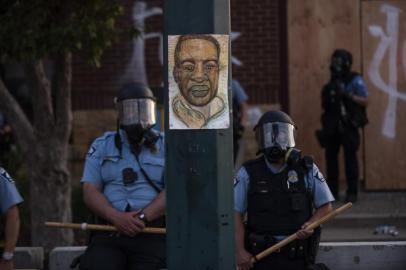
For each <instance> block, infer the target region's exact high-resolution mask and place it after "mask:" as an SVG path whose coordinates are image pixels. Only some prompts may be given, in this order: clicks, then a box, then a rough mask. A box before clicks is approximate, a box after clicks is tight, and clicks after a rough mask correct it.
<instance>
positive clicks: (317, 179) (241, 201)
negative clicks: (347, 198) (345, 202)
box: [234, 159, 334, 213]
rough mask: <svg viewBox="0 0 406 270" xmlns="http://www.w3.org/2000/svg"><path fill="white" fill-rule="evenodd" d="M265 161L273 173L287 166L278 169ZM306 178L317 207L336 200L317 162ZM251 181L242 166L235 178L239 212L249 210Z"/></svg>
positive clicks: (235, 199) (235, 208) (235, 196)
mask: <svg viewBox="0 0 406 270" xmlns="http://www.w3.org/2000/svg"><path fill="white" fill-rule="evenodd" d="M265 161H266V164H267V166H268V168H269V169H270V170H271V171H272V172H273V173H278V172H280V171H282V170H283V169H284V168H285V166H286V165H285V166H284V167H282V168H281V169H280V170H276V169H275V168H273V167H272V165H271V164H270V163H269V162H268V161H267V160H266V159H265ZM304 180H305V185H306V188H308V189H309V190H310V191H311V192H312V194H313V204H314V206H315V208H319V207H320V206H322V205H324V204H326V203H329V202H332V201H334V197H333V195H332V194H331V191H330V189H329V188H328V185H327V183H326V181H325V179H324V177H323V175H322V174H321V172H320V171H319V169H318V168H317V166H316V165H315V164H313V170H312V171H309V173H308V174H307V175H306V176H305V178H304ZM249 181H250V179H249V176H248V173H247V171H246V169H245V168H244V167H241V168H240V170H239V171H238V173H237V176H236V177H235V178H234V210H235V211H237V212H239V213H245V212H246V211H247V193H248V186H249Z"/></svg>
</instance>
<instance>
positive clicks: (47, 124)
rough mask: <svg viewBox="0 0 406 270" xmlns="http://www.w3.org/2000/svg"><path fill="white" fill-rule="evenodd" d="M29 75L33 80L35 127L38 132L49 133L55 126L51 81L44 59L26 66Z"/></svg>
mask: <svg viewBox="0 0 406 270" xmlns="http://www.w3.org/2000/svg"><path fill="white" fill-rule="evenodd" d="M26 72H27V77H28V78H29V79H30V81H31V82H32V103H33V112H34V128H35V131H36V132H37V133H38V134H43V135H45V134H48V136H49V130H50V129H52V128H53V126H54V112H53V108H52V97H51V82H50V81H49V79H48V78H47V75H46V73H45V70H44V62H43V60H42V59H41V60H38V61H37V62H35V63H33V64H29V65H27V66H26Z"/></svg>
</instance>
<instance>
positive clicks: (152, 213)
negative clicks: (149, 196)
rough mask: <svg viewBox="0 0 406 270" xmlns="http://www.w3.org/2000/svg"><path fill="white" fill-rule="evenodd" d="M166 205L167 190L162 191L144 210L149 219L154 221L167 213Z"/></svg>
mask: <svg viewBox="0 0 406 270" xmlns="http://www.w3.org/2000/svg"><path fill="white" fill-rule="evenodd" d="M165 205H166V192H165V190H163V191H161V192H160V193H159V194H158V195H157V196H156V197H155V198H154V199H153V200H152V202H151V203H150V204H148V205H147V206H146V207H144V209H143V210H142V212H143V213H144V215H145V218H146V220H147V221H154V220H155V219H157V218H159V217H162V216H163V215H165Z"/></svg>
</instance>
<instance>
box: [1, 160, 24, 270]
mask: <svg viewBox="0 0 406 270" xmlns="http://www.w3.org/2000/svg"><path fill="white" fill-rule="evenodd" d="M22 201H23V199H22V198H21V196H20V194H19V193H18V191H17V188H16V186H15V183H14V181H13V179H12V178H11V177H10V175H9V174H8V173H7V172H6V170H5V169H3V168H2V167H0V213H1V215H3V216H4V217H5V224H4V225H5V227H4V234H5V238H4V245H3V247H2V250H3V253H2V256H1V258H0V269H1V270H12V269H14V262H13V257H14V249H15V247H16V244H17V240H18V233H19V230H20V215H19V211H18V206H17V205H18V204H19V203H21V202H22ZM1 240H3V239H1Z"/></svg>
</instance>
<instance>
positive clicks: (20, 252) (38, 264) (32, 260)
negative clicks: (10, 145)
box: [14, 247, 44, 269]
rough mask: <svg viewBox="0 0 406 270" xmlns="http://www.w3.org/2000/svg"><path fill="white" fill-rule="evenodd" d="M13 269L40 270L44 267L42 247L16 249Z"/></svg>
mask: <svg viewBox="0 0 406 270" xmlns="http://www.w3.org/2000/svg"><path fill="white" fill-rule="evenodd" d="M14 254H15V255H14V256H15V259H14V267H15V269H42V268H43V267H44V249H43V248H42V247H16V249H15V253H14Z"/></svg>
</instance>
